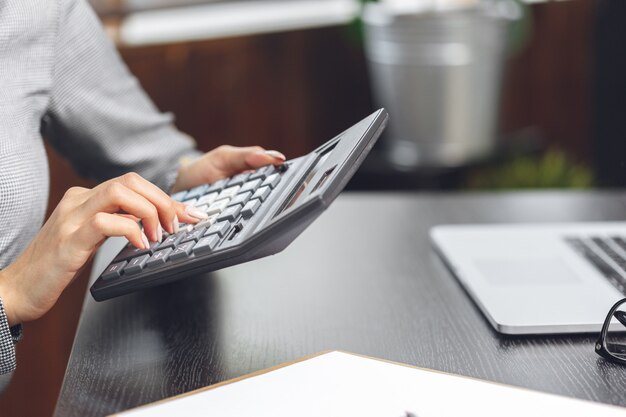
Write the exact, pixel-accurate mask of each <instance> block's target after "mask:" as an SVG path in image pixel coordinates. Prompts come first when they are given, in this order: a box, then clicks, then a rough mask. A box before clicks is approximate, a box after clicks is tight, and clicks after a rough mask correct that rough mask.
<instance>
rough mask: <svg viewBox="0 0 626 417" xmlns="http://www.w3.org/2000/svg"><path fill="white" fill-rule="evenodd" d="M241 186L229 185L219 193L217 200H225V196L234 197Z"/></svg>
mask: <svg viewBox="0 0 626 417" xmlns="http://www.w3.org/2000/svg"><path fill="white" fill-rule="evenodd" d="M240 188H241V187H240V186H238V185H235V186H234V187H229V188H227V189H225V190H223V191H222V192H221V193H220V195H218V196H217V198H216V199H215V201H220V200H223V199H225V198H228V199H231V198H233V197H234V196H236V195H237V193H238V192H239V189H240Z"/></svg>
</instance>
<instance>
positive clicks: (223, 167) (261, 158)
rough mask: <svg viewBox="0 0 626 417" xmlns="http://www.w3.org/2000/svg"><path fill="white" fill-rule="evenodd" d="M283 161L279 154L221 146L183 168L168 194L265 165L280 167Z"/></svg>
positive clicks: (258, 147)
mask: <svg viewBox="0 0 626 417" xmlns="http://www.w3.org/2000/svg"><path fill="white" fill-rule="evenodd" d="M284 161H285V156H284V155H283V154H282V153H280V152H278V151H266V150H265V149H263V148H261V147H260V146H250V147H246V148H238V147H234V146H228V145H223V146H220V147H218V148H215V149H213V150H212V151H211V152H207V153H205V154H204V155H203V156H202V157H200V158H198V159H196V160H195V161H193V162H191V163H189V164H187V165H183V166H182V167H181V168H180V170H179V171H178V178H177V180H176V183H175V184H174V187H172V192H177V191H181V190H187V189H189V188H193V187H195V186H197V185H200V184H206V183H210V182H213V181H216V180H218V179H220V178H224V177H230V176H232V175H234V174H237V173H239V172H241V171H247V170H251V169H256V168H259V167H262V166H265V165H270V164H271V165H281V164H282V163H283V162H284Z"/></svg>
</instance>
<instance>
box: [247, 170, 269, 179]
mask: <svg viewBox="0 0 626 417" xmlns="http://www.w3.org/2000/svg"><path fill="white" fill-rule="evenodd" d="M266 177H267V174H266V173H265V167H263V168H260V169H257V170H256V171H254V172H253V173H252V174H250V176H249V177H248V181H252V180H257V179H260V180H261V181H263V180H264V179H265V178H266Z"/></svg>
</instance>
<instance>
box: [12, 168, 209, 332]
mask: <svg viewBox="0 0 626 417" xmlns="http://www.w3.org/2000/svg"><path fill="white" fill-rule="evenodd" d="M137 220H141V221H142V223H143V231H142V230H141V228H140V227H139V225H138V223H137ZM179 220H180V221H181V222H185V223H196V222H197V221H198V220H197V219H196V218H194V217H192V216H190V215H189V214H188V213H187V212H186V206H185V205H184V204H182V203H178V202H176V201H174V200H172V199H171V198H169V196H168V195H167V194H165V193H164V192H163V191H161V190H160V189H159V188H158V187H156V186H155V185H153V184H152V183H150V182H148V181H147V180H145V179H143V178H142V177H140V176H139V175H137V174H134V173H130V174H126V175H123V176H121V177H118V178H114V179H112V180H110V181H107V182H104V183H102V184H100V185H98V186H97V187H95V188H93V189H88V188H80V187H74V188H70V189H69V190H68V191H67V192H66V193H65V196H64V197H63V199H62V200H61V202H60V203H59V205H58V206H57V207H56V208H55V210H54V212H53V213H52V215H51V216H50V218H49V219H48V221H47V222H46V223H45V224H44V225H43V227H42V228H41V230H40V231H39V233H38V234H37V236H36V237H35V239H34V240H33V241H32V242H31V243H30V245H29V246H28V247H27V248H26V249H25V251H24V252H23V253H22V254H21V255H20V256H19V257H18V258H17V259H16V260H15V262H13V263H12V264H11V265H9V266H8V267H7V268H5V269H4V270H2V271H0V298H2V301H3V304H4V308H5V312H6V314H7V318H8V321H9V324H10V325H15V324H18V323H21V322H25V321H29V320H34V319H37V318H39V317H41V316H42V315H43V314H44V313H45V312H47V311H48V310H49V309H50V308H52V306H53V305H54V303H55V302H56V300H57V299H58V298H59V296H60V295H61V292H62V291H63V290H64V289H65V287H66V286H67V285H68V284H69V283H70V282H72V280H73V279H74V278H75V277H76V275H77V274H78V272H79V271H80V270H81V268H82V267H83V266H84V265H85V264H86V263H87V261H89V259H90V258H91V257H92V256H93V254H94V253H95V251H96V249H97V248H98V247H99V246H100V245H101V244H102V242H103V241H104V239H105V238H106V237H108V236H124V237H126V238H127V239H128V240H129V241H130V242H131V243H132V244H133V245H135V246H136V247H138V248H144V247H147V246H148V240H151V241H156V240H159V241H160V240H161V237H162V233H163V229H165V230H167V231H168V232H169V233H174V232H175V230H176V229H177V228H178V221H179Z"/></svg>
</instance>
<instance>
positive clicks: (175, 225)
mask: <svg viewBox="0 0 626 417" xmlns="http://www.w3.org/2000/svg"><path fill="white" fill-rule="evenodd" d="M172 227H173V228H174V233H178V231H179V230H180V226H179V225H178V215H177V214H174V221H173V223H172Z"/></svg>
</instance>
